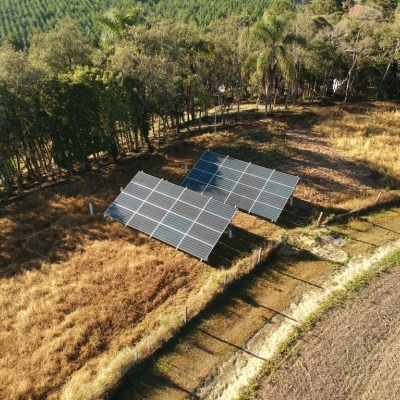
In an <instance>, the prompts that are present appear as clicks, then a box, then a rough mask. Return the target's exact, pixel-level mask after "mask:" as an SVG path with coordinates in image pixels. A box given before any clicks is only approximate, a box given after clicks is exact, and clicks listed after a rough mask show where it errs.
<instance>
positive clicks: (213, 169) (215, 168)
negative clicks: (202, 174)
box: [205, 163, 219, 175]
mask: <svg viewBox="0 0 400 400" xmlns="http://www.w3.org/2000/svg"><path fill="white" fill-rule="evenodd" d="M218 169H219V165H217V164H212V163H210V164H208V165H207V167H206V169H205V171H206V172H209V173H210V174H213V175H214V174H215V173H216V172H217V171H218Z"/></svg>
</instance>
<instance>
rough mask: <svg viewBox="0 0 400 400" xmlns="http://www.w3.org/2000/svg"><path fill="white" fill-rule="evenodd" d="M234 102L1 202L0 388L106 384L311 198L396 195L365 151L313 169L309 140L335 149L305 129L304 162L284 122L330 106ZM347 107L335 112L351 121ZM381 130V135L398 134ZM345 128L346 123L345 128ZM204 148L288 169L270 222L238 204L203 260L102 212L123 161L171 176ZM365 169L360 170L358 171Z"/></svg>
mask: <svg viewBox="0 0 400 400" xmlns="http://www.w3.org/2000/svg"><path fill="white" fill-rule="evenodd" d="M248 108H249V110H248V111H247V113H246V114H244V116H243V119H242V121H241V123H239V124H236V125H233V126H227V127H219V131H218V133H217V134H213V133H212V132H213V128H212V127H208V128H207V127H204V128H203V132H201V133H194V132H191V133H190V134H183V135H184V136H185V139H184V140H182V137H175V136H174V135H171V136H170V137H169V139H168V142H167V143H164V144H163V148H162V149H160V151H158V152H157V153H156V154H154V155H146V154H143V155H137V156H134V157H133V158H131V159H127V160H123V161H121V162H120V163H119V164H117V165H111V164H110V165H108V164H104V165H103V166H102V168H101V169H100V170H97V169H93V170H92V171H90V172H89V173H88V174H87V175H84V176H76V177H74V178H70V179H68V180H66V181H62V182H60V183H58V184H55V185H52V186H48V187H46V188H43V189H39V190H36V191H33V192H31V193H28V194H26V195H22V196H20V197H16V198H14V199H11V200H7V199H3V200H1V208H0V236H1V238H2V240H1V241H0V277H1V278H0V310H1V324H2V329H1V333H0V352H1V354H2V355H3V356H2V358H1V360H0V382H1V383H0V397H4V398H8V399H17V398H28V397H31V398H42V397H48V398H60V397H64V398H67V397H69V398H73V397H74V396H76V397H79V396H80V394H79V393H82V391H83V392H84V393H85V394H86V395H88V396H90V393H92V394H93V397H94V398H95V397H97V396H98V395H99V393H101V392H102V391H103V390H105V389H107V388H109V387H112V386H113V385H114V384H115V382H116V381H117V380H118V378H119V377H120V376H121V374H123V373H124V371H125V367H126V366H129V365H131V363H132V360H134V358H135V356H136V351H138V352H139V354H140V357H145V356H147V355H149V354H151V353H152V352H153V351H154V350H155V349H157V348H159V347H160V346H161V345H162V344H163V343H164V342H165V340H167V339H168V338H169V337H170V336H171V335H172V334H174V332H176V331H177V330H178V329H180V327H181V326H182V310H183V307H184V305H188V306H189V310H190V312H191V315H195V314H196V313H197V312H198V311H199V310H201V309H202V308H203V307H204V306H205V304H207V303H208V302H209V301H210V299H212V297H213V296H214V295H215V294H217V293H220V292H221V290H222V282H223V276H224V275H228V277H229V279H230V280H233V279H236V278H238V277H240V276H243V275H244V274H246V273H247V272H248V271H250V270H251V269H252V267H253V266H254V265H255V252H256V251H257V250H255V249H257V248H258V247H259V246H263V248H264V249H265V250H264V251H265V253H266V252H267V251H268V248H269V243H270V242H271V241H272V240H275V239H279V238H280V237H281V236H282V235H284V234H285V232H287V231H288V230H291V229H294V228H296V227H298V226H299V225H300V226H304V225H307V224H312V223H315V219H316V217H317V216H318V212H319V209H320V208H321V207H322V208H324V209H326V208H328V207H330V208H331V211H333V212H336V210H343V209H344V210H346V209H347V210H351V209H352V208H353V207H354V206H355V205H357V206H358V205H360V204H364V203H368V202H370V201H371V194H374V195H375V194H376V192H377V191H378V190H380V188H384V187H386V186H390V191H389V192H386V191H385V192H384V195H383V196H382V199H381V200H387V199H390V197H391V196H395V195H396V191H395V189H397V188H398V176H397V175H396V174H397V172H396V171H397V170H396V169H393V170H392V169H387V167H384V166H382V168H383V170H384V171H385V173H382V172H380V171H381V165H380V164H379V163H378V162H379V159H378V160H377V161H376V162H375V161H374V162H371V163H368V161H364V162H363V163H362V164H359V161H357V160H355V159H354V158H352V157H355V156H354V155H352V154H351V153H350V151H347V149H344V150H341V153H340V154H339V153H338V154H337V155H336V164H335V163H332V162H331V160H329V159H328V158H327V157H323V162H324V167H322V166H321V165H319V164H318V162H317V160H318V154H320V150H321V148H322V150H323V147H321V144H320V143H321V142H319V141H323V142H324V143H326V142H329V143H330V145H331V146H333V147H335V146H336V144H335V143H336V142H335V141H334V140H336V139H335V138H333V137H332V139H331V138H329V137H327V134H324V133H314V134H313V135H314V136H313V137H314V142H317V146H316V147H315V148H313V147H312V146H311V143H310V145H309V146H308V156H310V155H312V156H313V157H314V158H310V159H313V165H310V163H305V162H304V160H305V159H306V158H307V154H305V153H304V149H302V148H301V147H299V146H298V145H297V143H298V142H297V141H296V140H295V137H294V136H291V133H290V132H293V135H295V134H298V132H299V127H300V128H301V129H305V130H307V131H308V132H309V131H310V130H311V128H313V127H314V128H313V129H316V132H317V131H321V129H322V128H320V126H321V121H323V120H324V121H325V123H327V124H339V123H340V119H338V117H337V113H339V112H341V111H340V109H338V110H336V107H334V108H332V109H329V110H327V109H321V108H309V107H307V108H299V109H296V110H294V111H293V110H291V111H290V112H282V113H277V116H276V118H274V119H268V120H263V119H260V118H261V114H258V112H257V111H256V110H251V109H250V107H248ZM387 108H388V106H387V105H382V107H381V108H378V109H377V110H373V112H374V113H376V114H383V113H385V114H388V115H389V114H390V115H391V116H393V115H392V114H395V115H394V118H397V119H396V120H395V122H396V121H398V118H399V115H398V113H393V112H392V111H391V110H388V109H387ZM346 112H347V111H346ZM358 112H359V111H357V109H356V108H355V109H354V111H353V113H351V112H349V115H353V118H354V121H356V120H357V119H358V118H359V117H358ZM371 112H372V111H371ZM365 114H366V113H365ZM349 118H350V117H349ZM371 121H372V120H371ZM382 123H383V122H382ZM392 123H393V121H392V122H391V124H392ZM318 124H320V125H318ZM391 126H392V125H391ZM396 126H397V127H398V126H399V124H398V123H397V125H396ZM382 129H384V128H382ZM394 129H395V128H393V130H391V131H390V132H391V133H390V134H391V135H398V134H399V133H398V130H397V131H396V130H394ZM397 129H398V128H397ZM353 130H354V129H353V128H351V129H350V128H349V129H348V135H349V136H351V135H352V134H353ZM288 132H289V133H288ZM303 138H305V136H303ZM364 139H365V140H366V139H367V138H364ZM318 143H319V144H318ZM396 146H397V145H396ZM206 148H212V149H213V150H214V151H216V152H220V153H223V154H229V155H231V156H233V157H237V158H241V159H245V160H246V161H251V162H254V163H257V164H260V165H264V166H268V167H272V168H277V169H278V170H281V171H284V172H288V173H294V174H299V175H300V177H301V183H300V185H299V187H298V189H297V190H296V193H295V195H296V206H295V208H293V209H292V210H288V211H287V216H286V217H285V218H282V220H281V221H280V222H279V224H278V225H273V224H270V223H268V222H267V221H263V220H261V219H259V218H256V217H254V216H250V215H247V214H244V213H238V214H237V216H236V217H235V219H234V221H233V222H234V226H235V231H234V238H233V239H232V240H229V239H228V238H227V237H225V236H224V237H223V238H222V240H221V242H220V243H219V244H218V245H217V246H216V248H215V249H214V251H213V252H212V254H211V256H210V259H209V263H208V264H204V263H200V262H199V261H197V260H195V259H193V258H192V257H190V256H188V255H185V254H183V253H180V252H176V251H174V250H173V249H172V248H170V247H168V246H166V245H164V244H162V243H159V242H157V241H154V240H149V239H148V237H147V236H146V235H143V234H141V233H138V232H136V231H132V230H130V229H128V228H124V227H123V226H121V225H120V224H117V223H113V222H110V221H109V220H106V219H104V218H103V216H102V213H103V212H104V210H105V209H106V208H107V206H108V205H109V204H110V203H111V202H112V201H113V199H114V198H115V197H116V195H117V194H118V193H119V187H120V186H125V185H126V184H127V183H128V182H129V180H130V179H131V178H132V177H133V176H134V175H135V173H136V172H137V171H139V170H144V171H145V172H147V173H150V174H154V175H155V176H158V177H163V178H165V179H168V180H170V181H171V182H174V183H178V184H179V183H180V181H181V180H182V179H183V177H184V168H183V167H184V165H185V164H186V163H188V164H190V165H193V163H194V162H195V160H196V159H197V158H198V157H199V155H200V154H201V153H202V152H203V151H204V150H205V149H206ZM396 149H397V147H395V148H394V150H393V153H395V152H396ZM399 152H400V151H397V154H399ZM328 161H330V163H329V162H328ZM343 163H345V164H344V165H346V168H349V171H350V170H351V168H352V167H354V168H360V165H361V168H362V174H361V175H357V173H353V174H352V175H351V179H352V181H351V184H349V185H348V187H349V188H351V190H348V191H346V190H343V189H344V188H347V186H346V184H347V181H341V182H337V181H336V180H335V179H332V177H333V175H332V173H331V172H330V171H334V170H335V168H336V167H337V166H340V165H341V164H343ZM349 163H350V164H349ZM377 163H378V164H377ZM394 166H395V165H394ZM323 168H324V169H323ZM321 169H323V170H324V171H325V172H326V174H325V175H324V176H322V177H321V176H319V175H318V171H321ZM299 171H300V172H299ZM357 171H359V170H357ZM367 171H368V174H370V175H371V174H372V175H371V176H369V177H367V179H363V178H364V177H365V176H366V175H365V174H367ZM313 172H314V175H313ZM377 172H379V173H377ZM306 173H307V175H306ZM363 174H364V175H363ZM368 174H367V175H368ZM313 176H316V177H317V178H315V180H314V181H313V180H312V177H313ZM332 182H333V183H335V184H337V185H336V186H332ZM357 182H358V183H357ZM309 184H310V185H309ZM396 185H397V186H396ZM327 188H328V190H329V197H328V196H327V195H326V190H327ZM341 189H342V190H341ZM361 189H362V190H361ZM89 202H92V203H93V204H94V208H95V215H94V216H90V215H89V208H88V203H89ZM71 396H72V397H71Z"/></svg>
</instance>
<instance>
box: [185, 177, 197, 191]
mask: <svg viewBox="0 0 400 400" xmlns="http://www.w3.org/2000/svg"><path fill="white" fill-rule="evenodd" d="M200 183H201V182H198V181H195V180H194V179H192V178H185V179H184V181H183V182H182V183H181V186H182V187H184V188H187V189H192V190H195V191H198V192H199V190H197V188H198V185H199V184H200ZM193 188H195V189H193ZM200 192H201V191H200Z"/></svg>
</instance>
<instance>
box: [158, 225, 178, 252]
mask: <svg viewBox="0 0 400 400" xmlns="http://www.w3.org/2000/svg"><path fill="white" fill-rule="evenodd" d="M152 236H153V237H155V238H157V239H159V240H161V241H163V242H165V243H168V244H169V245H171V246H174V247H177V246H178V244H179V243H180V242H181V240H182V239H183V237H184V236H185V234H184V233H182V232H179V231H177V230H176V229H174V228H171V227H168V226H165V225H158V227H157V228H156V230H155V231H154V233H153V235H152Z"/></svg>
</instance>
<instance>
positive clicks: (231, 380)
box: [196, 240, 400, 400]
mask: <svg viewBox="0 0 400 400" xmlns="http://www.w3.org/2000/svg"><path fill="white" fill-rule="evenodd" d="M395 248H400V240H398V241H396V242H394V243H391V244H390V245H388V246H386V247H384V248H379V249H378V250H377V251H376V252H375V253H374V254H373V255H371V256H368V257H366V258H364V259H363V260H362V261H359V262H352V263H349V265H348V266H347V268H346V269H345V270H344V271H343V272H341V273H338V274H336V275H335V276H333V277H332V279H331V280H330V281H328V282H326V283H325V284H324V286H325V287H326V289H325V290H324V291H323V292H321V291H320V290H316V289H315V290H312V289H311V290H309V291H307V292H306V293H304V296H303V297H302V299H301V300H300V301H299V302H298V303H292V304H291V305H290V307H289V308H288V309H287V310H285V311H284V312H282V314H285V315H290V316H291V318H292V319H291V320H288V319H287V318H284V317H280V316H277V317H276V318H275V326H274V327H271V326H270V325H268V324H266V325H265V326H264V327H263V328H262V329H260V331H258V332H257V334H256V335H254V336H253V337H252V338H251V339H250V340H249V342H248V343H247V346H246V352H242V351H238V352H237V353H236V354H235V355H234V356H232V357H231V358H230V359H229V360H228V361H227V362H225V363H224V364H223V365H222V366H221V367H220V368H219V371H218V374H216V375H215V376H214V379H213V384H212V385H209V386H207V387H203V388H200V389H199V390H197V392H196V394H197V395H198V396H199V397H200V398H202V399H206V398H207V399H224V400H228V399H235V398H236V396H237V394H238V391H239V389H241V388H242V387H243V386H245V385H248V384H249V382H250V380H251V379H252V378H254V377H255V376H256V375H257V374H258V373H259V372H260V370H261V368H262V365H263V360H265V359H269V358H270V357H271V356H272V355H273V353H274V352H275V351H276V350H277V348H278V346H279V344H280V343H281V342H282V341H283V340H284V339H285V338H286V337H287V336H288V334H289V333H290V331H291V329H292V326H293V325H294V324H295V322H294V320H297V321H301V320H303V319H305V318H306V317H307V316H308V315H309V314H310V313H312V312H313V311H315V310H316V308H317V307H318V305H319V304H320V302H321V301H322V300H323V299H324V298H326V297H327V296H329V294H330V293H332V291H333V290H335V289H341V288H343V287H344V286H345V284H346V283H347V282H349V281H350V280H351V279H353V278H354V277H355V276H357V275H358V274H360V273H361V272H363V271H366V270H368V269H369V268H370V267H371V266H373V265H374V264H375V263H376V262H378V261H379V260H380V259H381V258H382V257H384V256H385V255H386V254H388V253H389V252H390V251H392V250H393V249H395ZM394 279H396V277H394ZM399 282H400V281H398V282H397V284H396V285H397V289H396V288H393V290H392V289H391V290H390V291H391V292H393V297H394V299H391V300H389V303H390V302H391V301H392V302H394V301H399V296H398V289H399V288H400V283H399ZM351 307H352V306H351V304H350V305H348V308H351ZM398 309H399V307H394V310H393V311H392V312H391V317H389V320H390V318H392V319H394V320H396V321H397V325H395V328H397V329H399V327H400V323H399V322H398V318H397V317H396V316H397V312H398ZM371 312H372V314H371V315H374V313H376V312H377V311H376V310H375V311H371ZM357 313H358V310H356V311H355V312H354V315H353V313H351V312H350V311H349V312H348V313H347V315H346V319H347V323H346V324H344V326H346V327H347V332H349V331H351V333H352V335H353V337H354V336H355V335H356V332H358V330H357V328H358V327H360V329H361V330H362V329H363V327H362V325H360V324H359V322H357V321H356V322H354V324H353V325H352V326H353V329H352V330H350V329H348V328H349V326H350V325H351V324H350V323H349V319H353V318H354V317H356V316H357V317H358V314H357ZM393 313H394V314H393ZM364 315H365V314H364ZM378 315H379V314H378ZM357 319H358V318H357ZM379 320H382V318H381V317H380V318H377V315H376V314H375V316H374V318H370V321H371V322H370V323H371V324H372V325H374V322H377V321H379ZM375 325H376V326H377V327H378V332H379V328H380V327H379V324H375ZM333 331H334V329H333ZM313 334H314V333H311V334H310V335H313ZM315 335H316V336H317V337H318V336H319V338H320V340H322V338H323V337H324V334H323V331H320V333H319V334H318V333H316V334H315ZM338 337H340V334H338V336H336V337H335V338H332V341H331V342H330V343H331V344H330V345H329V347H330V348H331V349H333V350H334V349H335V347H336V345H335V346H332V343H333V342H335V343H336V339H337V338H338ZM351 337H352V336H351V335H350V336H349V337H347V340H350V342H351V339H350V338H351ZM387 339H388V342H387V343H385V349H390V345H391V344H392V342H393V341H397V340H398V335H397V336H396V335H391V336H390V337H387ZM344 343H346V340H344ZM326 345H327V343H326V341H325V342H323V346H326ZM396 346H397V348H398V343H396ZM312 347H313V346H312V345H311V346H310V348H311V349H312ZM249 353H252V354H257V355H258V357H259V358H255V357H251V356H249ZM344 354H346V351H344ZM322 356H323V359H320V362H321V363H322V364H323V363H324V362H326V359H327V358H329V357H326V355H325V354H323V355H322ZM347 357H350V356H349V355H346V358H347ZM384 358H385V357H384ZM397 358H398V357H396V359H397ZM385 360H386V358H385ZM391 360H392V358H391V356H390V354H387V360H386V361H385V362H386V363H387V364H390V363H391V362H393V361H391ZM314 368H317V364H314ZM318 368H319V366H318ZM314 372H315V374H316V375H317V376H318V370H316V371H314ZM308 373H309V372H307V369H306V367H304V366H303V380H304V379H305V378H304V374H306V375H307V374H308ZM325 377H326V378H327V377H329V373H328V372H327V373H326V375H325ZM290 379H291V378H287V379H286V378H279V381H281V380H282V381H284V382H286V383H287V382H290ZM374 379H376V380H377V381H379V374H378V375H377V377H376V378H374ZM297 382H299V381H298V380H297ZM295 385H296V384H295V383H293V384H291V383H287V384H282V385H280V386H279V388H280V389H281V391H284V390H285V388H286V389H287V388H288V387H290V388H292V387H294V386H295ZM371 385H373V380H372V379H371ZM301 386H302V387H303V389H304V385H301ZM320 386H323V385H322V384H321V385H320ZM330 386H331V387H337V386H335V385H333V386H332V385H330ZM271 390H272V389H271ZM266 392H267V391H266ZM271 393H272V394H271ZM284 393H285V395H281V397H279V395H280V394H279V393H278V394H275V393H274V392H272V391H271V392H268V394H267V395H265V397H264V398H266V399H267V398H276V399H278V398H282V399H283V398H284V399H289V398H293V399H296V400H298V399H300V398H301V399H304V398H316V397H299V396H297V397H296V395H293V397H287V392H284ZM290 393H292V392H290ZM292 394H293V393H292ZM303 394H304V392H303ZM320 394H321V393H318V396H319V395H320ZM322 397H323V396H321V397H318V398H322ZM325 398H333V397H332V396H329V395H327V396H326V397H325ZM343 398H348V397H343ZM368 398H369V397H366V399H368ZM372 398H373V397H372ZM383 398H384V397H382V399H383ZM386 398H395V397H386Z"/></svg>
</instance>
